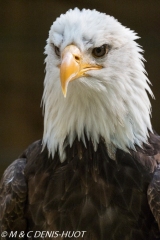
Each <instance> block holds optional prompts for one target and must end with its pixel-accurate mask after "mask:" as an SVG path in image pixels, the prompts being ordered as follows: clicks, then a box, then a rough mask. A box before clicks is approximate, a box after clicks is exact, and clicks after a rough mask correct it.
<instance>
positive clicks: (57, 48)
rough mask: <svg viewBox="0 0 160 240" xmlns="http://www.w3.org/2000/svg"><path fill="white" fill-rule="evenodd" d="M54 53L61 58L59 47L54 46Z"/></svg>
mask: <svg viewBox="0 0 160 240" xmlns="http://www.w3.org/2000/svg"><path fill="white" fill-rule="evenodd" d="M54 51H55V54H56V55H57V56H58V57H60V49H59V47H57V46H54Z"/></svg>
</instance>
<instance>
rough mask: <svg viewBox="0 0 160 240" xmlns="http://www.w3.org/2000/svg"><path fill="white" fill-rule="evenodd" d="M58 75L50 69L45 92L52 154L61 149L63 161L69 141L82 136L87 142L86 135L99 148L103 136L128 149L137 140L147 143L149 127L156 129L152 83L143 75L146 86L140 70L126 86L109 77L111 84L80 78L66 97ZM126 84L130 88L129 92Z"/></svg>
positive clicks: (46, 128) (111, 143)
mask: <svg viewBox="0 0 160 240" xmlns="http://www.w3.org/2000/svg"><path fill="white" fill-rule="evenodd" d="M137 74H138V73H137ZM142 76H143V77H144V76H145V75H144V74H141V77H142ZM56 77H57V79H58V75H57V76H55V75H54V77H53V74H52V72H49V71H48V72H47V73H46V78H45V87H44V94H43V104H44V135H43V146H47V147H48V150H49V153H50V154H51V155H52V157H54V154H55V152H56V151H57V149H58V150H59V155H60V159H61V161H62V162H63V161H64V160H65V147H66V144H69V145H70V146H72V144H73V142H74V139H75V137H78V139H81V140H82V141H83V142H84V145H85V138H84V135H86V136H87V138H88V139H91V140H92V142H93V144H94V146H95V147H94V149H95V151H96V149H97V144H98V143H99V139H100V137H103V139H104V140H105V143H106V146H107V147H108V148H109V147H110V146H114V148H119V149H122V150H124V151H126V152H127V151H128V149H129V148H131V149H134V146H135V144H136V145H139V146H140V147H141V146H142V144H143V143H147V139H148V130H149V131H152V127H151V123H150V102H149V99H148V96H147V93H146V91H145V88H146V86H148V85H147V83H146V85H145V81H142V79H141V81H142V83H143V84H142V85H144V86H143V89H142V86H140V83H138V79H137V76H136V73H135V77H136V78H135V79H130V81H135V87H134V88H131V87H130V86H129V84H130V83H129V82H130V81H129V80H128V79H126V82H125V86H123V84H122V82H121V81H118V80H117V81H116V84H114V85H113V83H111V82H110V83H109V81H108V83H107V87H106V85H105V84H104V82H101V81H97V82H95V79H94V78H92V77H89V78H84V79H83V78H82V79H77V80H76V81H75V82H72V83H71V84H70V86H69V89H68V93H67V97H66V98H64V97H63V95H62V92H61V86H60V81H59V79H58V81H53V79H54V78H56ZM124 77H125V76H124ZM136 82H137V83H138V85H137V87H136ZM95 84H97V86H95ZM91 86H94V87H93V88H92V87H91ZM124 87H125V89H128V91H126V92H125V91H124ZM55 89H57V91H55ZM142 90H143V91H142ZM66 138H67V139H68V142H67V143H66V142H65V139H66ZM64 142H65V144H64Z"/></svg>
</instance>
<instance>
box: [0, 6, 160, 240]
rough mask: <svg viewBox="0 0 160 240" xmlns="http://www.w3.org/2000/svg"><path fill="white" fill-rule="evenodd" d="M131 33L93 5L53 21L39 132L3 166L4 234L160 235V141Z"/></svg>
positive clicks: (130, 239)
mask: <svg viewBox="0 0 160 240" xmlns="http://www.w3.org/2000/svg"><path fill="white" fill-rule="evenodd" d="M136 39H138V37H137V35H136V33H135V32H134V31H131V30H130V29H129V28H126V27H124V26H123V25H121V24H120V23H119V22H118V21H117V20H116V19H115V18H114V17H111V16H109V15H106V14H104V13H100V12H98V11H96V10H86V9H83V10H82V11H80V10H79V9H77V8H76V9H74V10H69V11H67V12H66V14H62V15H61V16H60V17H59V18H57V19H56V21H55V22H54V23H53V25H52V26H51V29H50V32H49V38H48V40H47V45H46V48H45V54H46V55H47V57H46V59H45V63H46V76H45V80H44V93H43V97H42V103H43V111H44V134H43V138H42V140H39V141H36V142H34V143H32V144H31V145H30V146H29V147H28V148H27V149H26V150H25V151H24V152H23V154H21V155H20V157H19V158H18V159H17V160H15V161H14V162H13V163H12V164H11V165H10V166H9V167H8V168H7V169H6V171H5V172H4V175H3V177H2V180H1V185H0V223H1V225H0V230H1V237H2V239H10V238H11V237H12V239H18V238H22V237H23V238H24V239H84V240H154V239H160V231H159V228H160V184H159V182H160V165H159V162H160V137H159V136H158V135H157V134H156V133H155V132H154V130H153V129H152V125H151V121H150V115H151V104H150V101H149V98H148V94H149V95H151V96H152V97H153V94H152V91H151V89H150V86H149V83H150V82H149V80H148V78H147V77H146V72H145V69H144V64H143V56H142V49H141V47H140V46H139V45H138V44H137V43H136V41H135V40H136ZM4 233H5V234H4ZM22 233H24V234H23V235H22V236H21V235H20V234H22ZM37 234H39V235H37ZM82 234H83V236H82Z"/></svg>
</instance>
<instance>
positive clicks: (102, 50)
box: [92, 44, 109, 58]
mask: <svg viewBox="0 0 160 240" xmlns="http://www.w3.org/2000/svg"><path fill="white" fill-rule="evenodd" d="M108 51H109V45H108V44H103V45H102V46H100V47H96V48H93V50H92V55H93V57H96V58H100V57H103V56H104V55H105V54H107V53H108Z"/></svg>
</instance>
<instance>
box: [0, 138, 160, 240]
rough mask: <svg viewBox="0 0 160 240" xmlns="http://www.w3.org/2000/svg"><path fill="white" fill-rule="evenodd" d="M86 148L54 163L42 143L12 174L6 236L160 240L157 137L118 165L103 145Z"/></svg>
mask: <svg viewBox="0 0 160 240" xmlns="http://www.w3.org/2000/svg"><path fill="white" fill-rule="evenodd" d="M86 142H87V143H86V144H87V148H86V147H85V146H84V145H83V143H82V142H79V141H78V140H75V142H74V144H73V146H72V147H71V148H70V147H69V146H67V147H66V152H67V161H65V162H64V163H60V161H59V157H58V154H57V153H56V155H55V157H54V159H51V158H48V151H47V149H45V150H44V151H42V144H41V141H37V142H35V143H33V144H32V145H31V146H29V147H28V148H27V150H26V151H25V152H24V153H23V154H22V155H21V156H20V158H19V159H17V160H16V161H14V162H13V163H12V164H11V165H10V166H9V167H8V168H7V170H6V171H5V173H4V176H3V178H2V181H1V188H0V197H1V198H0V201H1V209H0V220H1V231H8V232H9V231H11V230H16V231H25V233H26V234H27V232H29V231H33V233H32V236H34V233H35V231H42V230H43V231H59V232H63V231H73V230H78V231H86V233H85V234H84V238H83V239H85V240H106V239H110V240H119V239H125V240H135V239H136V240H142V239H145V240H153V239H160V233H159V230H158V224H159V221H160V217H159V215H158V214H159V203H160V199H159V193H158V190H159V187H158V183H159V178H160V176H158V174H159V160H160V158H159V156H158V154H159V151H160V137H159V136H157V135H156V134H151V135H150V139H149V142H150V144H149V145H145V146H144V148H143V150H142V149H137V152H132V153H131V154H128V153H125V152H123V151H122V150H117V153H116V161H114V160H112V159H110V158H109V156H108V154H107V149H106V146H105V144H104V142H103V140H101V143H100V144H99V145H98V149H97V151H96V152H94V151H93V145H92V142H90V141H86ZM12 178H13V180H12V181H10V180H11V179H12ZM147 191H148V196H147ZM148 199H149V204H148ZM149 205H150V206H149ZM151 210H152V211H153V214H154V216H155V218H154V216H153V214H152V212H151ZM155 219H156V221H157V222H158V224H157V223H156V221H155ZM32 239H33V238H32ZM53 239H55V238H53ZM59 239H61V238H59ZM64 239H74V238H64ZM76 239H82V238H76Z"/></svg>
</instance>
